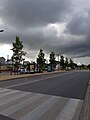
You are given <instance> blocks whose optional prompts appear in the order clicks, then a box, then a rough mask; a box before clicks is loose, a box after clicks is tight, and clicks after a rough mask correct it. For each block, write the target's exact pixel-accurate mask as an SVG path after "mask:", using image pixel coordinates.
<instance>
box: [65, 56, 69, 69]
mask: <svg viewBox="0 0 90 120" xmlns="http://www.w3.org/2000/svg"><path fill="white" fill-rule="evenodd" d="M68 66H69V62H68V58H66V60H65V67H68Z"/></svg>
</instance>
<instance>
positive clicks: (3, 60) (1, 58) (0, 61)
mask: <svg viewBox="0 0 90 120" xmlns="http://www.w3.org/2000/svg"><path fill="white" fill-rule="evenodd" d="M0 64H1V65H5V58H4V57H0Z"/></svg>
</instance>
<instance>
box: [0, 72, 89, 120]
mask: <svg viewBox="0 0 90 120" xmlns="http://www.w3.org/2000/svg"><path fill="white" fill-rule="evenodd" d="M56 73H57V72H56ZM46 74H52V73H47V72H46V73H38V74H26V75H10V74H9V73H8V74H5V75H3V74H2V75H0V81H4V80H11V79H15V78H23V77H24V78H28V77H30V76H31V77H32V76H39V75H46ZM0 91H1V92H2V93H4V92H5V91H6V92H5V93H4V96H2V97H0V98H7V97H10V98H7V99H5V100H4V101H3V100H2V102H1V103H0V104H2V106H1V107H0V114H1V115H0V117H1V118H3V119H2V120H9V118H12V119H10V120H13V119H16V120H46V119H47V120H53V119H54V118H55V120H90V82H89V83H88V87H87V92H86V95H85V99H84V101H83V100H79V99H73V98H69V99H68V98H67V97H59V96H53V95H46V94H41V93H33V92H28V91H25V92H23V93H22V91H21V90H15V89H13V90H12V89H4V88H1V89H0ZM8 91H9V92H8ZM10 92H11V93H10ZM2 95H3V94H2ZM8 95H9V96H8ZM14 95H16V97H15V98H14V97H13V98H11V97H12V96H14ZM17 98H18V100H19V101H17V100H16V102H15V101H14V102H10V103H9V104H5V103H8V102H9V101H10V100H12V99H17ZM22 98H23V102H22V103H21V102H20V99H22ZM25 101H26V102H25ZM30 101H31V103H30ZM32 101H33V102H32ZM60 101H62V104H61V102H60ZM17 102H20V103H18V104H17V105H15V103H17ZM44 102H45V105H43V104H42V103H44ZM28 104H29V106H28ZM32 104H33V105H34V106H33V108H32ZM22 105H24V106H23V107H25V109H24V110H23V109H21V106H22ZM42 105H43V107H42ZM8 106H12V107H10V108H8ZM45 106H46V107H45ZM14 107H15V108H14ZM36 107H37V110H36V109H35V108H36ZM44 107H45V108H44ZM6 108H7V109H6ZM13 108H14V109H13ZM42 108H43V109H42ZM71 108H72V109H71ZM30 110H32V111H34V112H31V113H28V111H30ZM35 110H36V111H35ZM45 110H46V111H45ZM16 111H18V112H16ZM25 111H26V112H27V113H28V114H27V115H25ZM38 111H39V112H38ZM60 111H62V112H60ZM67 111H68V112H67ZM80 111H81V112H80ZM53 112H54V114H52V113H53ZM65 112H66V113H65ZM39 113H41V115H39ZM79 113H80V114H79ZM35 114H36V115H35ZM48 114H49V115H50V114H51V117H49V118H48ZM65 114H66V115H65ZM4 115H5V116H8V117H9V118H6V119H4V117H5V116H4ZM22 116H23V118H22ZM56 116H57V117H56ZM29 118H30V119H29Z"/></svg>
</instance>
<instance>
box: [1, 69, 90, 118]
mask: <svg viewBox="0 0 90 120" xmlns="http://www.w3.org/2000/svg"><path fill="white" fill-rule="evenodd" d="M89 79H90V71H69V72H60V73H54V74H48V75H40V76H34V77H28V78H20V79H14V80H9V81H3V82H0V120H78V118H79V114H80V111H81V108H82V104H83V99H84V97H85V93H86V89H87V84H88V81H89Z"/></svg>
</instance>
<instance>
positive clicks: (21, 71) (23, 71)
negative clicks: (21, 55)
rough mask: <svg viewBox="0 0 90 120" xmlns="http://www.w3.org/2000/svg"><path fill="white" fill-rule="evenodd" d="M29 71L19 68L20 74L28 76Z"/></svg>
mask: <svg viewBox="0 0 90 120" xmlns="http://www.w3.org/2000/svg"><path fill="white" fill-rule="evenodd" d="M28 73H29V70H27V69H25V68H21V69H20V74H28Z"/></svg>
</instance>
